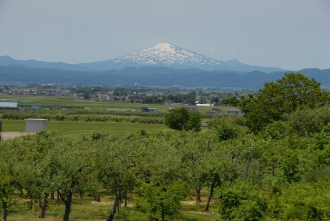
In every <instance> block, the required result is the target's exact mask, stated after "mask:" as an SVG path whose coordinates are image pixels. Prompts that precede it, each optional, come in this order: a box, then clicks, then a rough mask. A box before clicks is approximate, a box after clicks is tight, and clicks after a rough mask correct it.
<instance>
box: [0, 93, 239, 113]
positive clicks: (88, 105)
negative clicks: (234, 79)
mask: <svg viewBox="0 0 330 221" xmlns="http://www.w3.org/2000/svg"><path fill="white" fill-rule="evenodd" d="M0 99H9V100H17V101H18V104H19V106H20V105H21V106H33V105H39V106H41V107H50V106H52V105H61V106H68V107H72V108H79V109H81V108H83V109H85V110H89V111H92V112H93V111H103V112H105V111H115V110H117V111H127V110H136V111H137V112H140V108H141V107H153V108H157V112H161V113H166V112H167V111H168V108H169V107H176V106H173V105H165V104H140V103H125V102H121V101H105V100H104V101H98V100H82V99H79V98H77V97H59V96H57V97H56V96H15V95H11V96H9V95H1V96H0ZM177 107H180V106H177ZM186 107H188V108H190V107H194V108H197V110H198V111H199V112H200V113H201V114H206V113H207V112H209V111H211V110H212V107H201V106H198V107H197V106H186ZM215 108H219V109H220V110H221V111H222V112H223V113H226V112H227V111H228V110H231V109H236V108H235V107H227V106H220V107H215Z"/></svg>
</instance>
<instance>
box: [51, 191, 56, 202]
mask: <svg viewBox="0 0 330 221" xmlns="http://www.w3.org/2000/svg"><path fill="white" fill-rule="evenodd" d="M50 199H51V200H54V199H55V194H54V192H51V193H50Z"/></svg>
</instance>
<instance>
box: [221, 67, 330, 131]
mask: <svg viewBox="0 0 330 221" xmlns="http://www.w3.org/2000/svg"><path fill="white" fill-rule="evenodd" d="M329 100H330V96H329V93H328V92H326V91H324V90H322V89H321V84H320V83H319V82H317V81H316V80H314V79H313V78H312V79H309V78H307V77H306V76H304V75H302V74H300V73H290V74H288V73H285V75H284V76H283V77H282V78H281V79H279V80H277V81H276V82H269V83H265V85H264V88H262V89H261V90H260V93H259V94H258V95H257V96H253V95H251V94H250V95H248V96H246V97H241V99H240V100H239V99H236V98H231V99H228V100H227V103H228V102H229V103H232V104H234V105H237V106H238V107H239V108H241V110H242V111H243V112H244V113H245V116H246V120H247V126H248V127H250V129H251V130H252V131H254V132H258V131H260V130H262V128H263V127H265V126H266V125H268V124H269V123H272V122H274V121H277V120H281V119H283V114H288V113H292V112H294V111H295V110H297V108H298V107H299V108H300V109H304V108H314V107H318V106H323V105H325V104H327V103H328V102H329Z"/></svg>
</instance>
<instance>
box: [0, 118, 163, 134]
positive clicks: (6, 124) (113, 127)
mask: <svg viewBox="0 0 330 221" xmlns="http://www.w3.org/2000/svg"><path fill="white" fill-rule="evenodd" d="M167 128H168V127H166V126H165V125H162V124H132V123H114V122H82V121H49V122H47V130H56V132H57V133H58V134H59V135H78V134H83V133H89V132H93V131H96V130H98V131H104V132H106V131H107V132H109V133H114V134H122V133H128V134H129V133H133V132H136V131H140V130H142V129H145V130H163V129H167ZM2 131H3V132H16V131H19V132H24V131H25V121H23V120H2Z"/></svg>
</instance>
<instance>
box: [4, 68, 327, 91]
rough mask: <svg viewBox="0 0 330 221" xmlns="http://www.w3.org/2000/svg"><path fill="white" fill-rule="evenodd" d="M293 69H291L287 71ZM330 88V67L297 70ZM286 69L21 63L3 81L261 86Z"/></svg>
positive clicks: (5, 70) (78, 83)
mask: <svg viewBox="0 0 330 221" xmlns="http://www.w3.org/2000/svg"><path fill="white" fill-rule="evenodd" d="M287 72H290V71H287ZM297 72H299V73H302V74H304V75H306V76H307V77H309V78H314V79H315V80H317V81H318V82H321V84H322V86H324V87H330V69H325V70H320V69H303V70H300V71H297ZM283 75H284V72H271V73H263V72H259V71H253V72H234V71H221V70H216V71H202V70H199V69H173V68H165V67H142V68H125V69H122V70H109V71H100V72H88V71H70V70H58V69H46V68H30V67H26V66H21V65H0V83H14V84H16V83H38V84H49V83H54V82H55V83H56V84H72V85H103V86H113V85H122V86H130V85H141V86H173V85H180V86H183V87H215V88H219V87H238V88H252V89H257V88H261V87H262V86H263V85H264V83H265V82H270V81H275V80H276V79H279V78H281V77H282V76H283Z"/></svg>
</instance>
